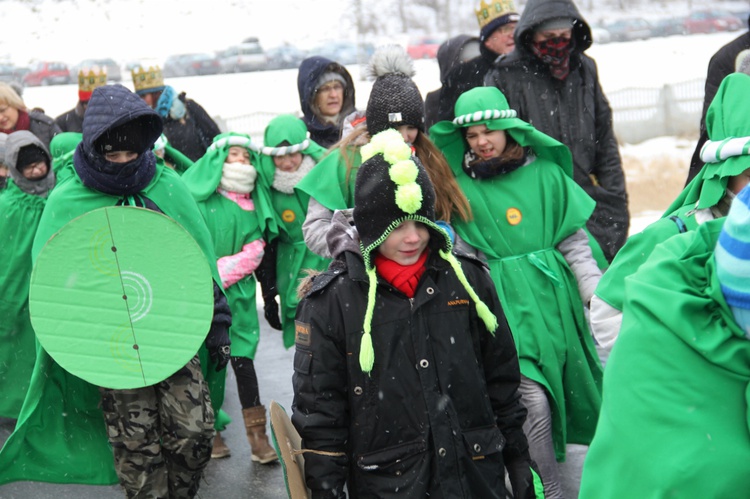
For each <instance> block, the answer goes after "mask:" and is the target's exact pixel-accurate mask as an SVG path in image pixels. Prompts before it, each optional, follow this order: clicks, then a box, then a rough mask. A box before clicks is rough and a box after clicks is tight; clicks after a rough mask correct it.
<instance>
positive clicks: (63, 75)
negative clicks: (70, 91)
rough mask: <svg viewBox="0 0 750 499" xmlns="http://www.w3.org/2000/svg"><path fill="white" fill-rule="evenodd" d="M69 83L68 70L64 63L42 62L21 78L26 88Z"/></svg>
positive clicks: (33, 66)
mask: <svg viewBox="0 0 750 499" xmlns="http://www.w3.org/2000/svg"><path fill="white" fill-rule="evenodd" d="M68 83H70V69H68V65H67V64H65V63H64V62H54V61H42V62H37V63H36V64H34V65H32V66H31V68H30V69H29V72H28V73H26V74H25V75H24V77H23V84H24V85H25V86H27V87H35V86H39V85H66V84H68Z"/></svg>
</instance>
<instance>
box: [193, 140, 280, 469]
mask: <svg viewBox="0 0 750 499" xmlns="http://www.w3.org/2000/svg"><path fill="white" fill-rule="evenodd" d="M257 164H259V160H258V156H257V153H256V147H255V145H254V144H252V142H251V140H250V137H249V136H248V135H244V134H238V133H232V132H229V133H225V134H220V135H217V136H216V138H215V139H214V142H213V144H211V146H210V147H209V148H208V151H206V154H205V155H204V156H203V157H202V158H200V159H199V160H198V161H196V162H195V164H193V166H191V167H190V168H189V169H188V170H187V171H186V172H185V173H184V174H183V176H182V180H183V181H184V182H185V184H186V185H187V187H188V189H189V190H190V192H191V193H192V194H193V197H194V198H195V200H196V201H197V202H198V208H199V209H200V211H201V213H202V214H203V218H204V219H205V221H206V225H207V226H208V230H209V232H210V233H211V236H212V238H213V244H214V251H215V253H216V256H217V257H218V261H217V266H218V269H219V275H220V276H221V283H222V286H223V287H224V290H225V292H226V294H227V299H228V300H229V308H230V309H231V310H232V327H231V328H230V330H229V334H230V337H231V339H232V368H233V369H234V372H235V375H236V377H237V391H238V393H239V397H240V404H241V405H242V416H243V419H244V421H245V427H246V430H247V438H248V441H249V442H250V446H251V448H252V460H253V461H258V462H260V463H262V464H265V463H269V462H272V461H275V460H276V459H277V456H276V451H274V450H273V448H272V447H271V446H270V444H269V443H268V437H267V436H266V408H265V407H264V406H263V405H261V403H260V391H259V389H258V378H257V376H256V374H255V366H254V364H253V358H254V357H255V352H256V350H257V348H258V341H259V340H260V325H259V323H258V312H257V305H256V300H255V290H256V280H255V276H254V275H253V272H255V269H256V268H257V267H258V265H259V264H260V262H261V259H262V258H263V252H264V247H265V244H266V243H265V241H264V239H263V234H264V232H265V233H267V234H270V235H271V237H275V235H276V233H277V232H278V228H277V226H276V222H275V220H274V218H273V208H272V206H271V200H270V194H269V192H268V187H267V186H266V185H264V184H263V182H262V181H260V182H256V179H257V177H258V173H257V170H256V168H255V166H254V165H257ZM224 382H225V375H224V373H218V374H215V373H212V374H211V375H210V376H209V384H210V385H211V399H212V403H213V404H214V408H215V409H218V408H220V407H221V405H222V403H223V401H224ZM222 429H223V427H221V426H220V427H218V428H217V430H222ZM229 454H230V450H229V448H228V447H227V446H226V444H225V443H224V441H223V440H222V438H221V434H220V433H219V432H218V431H217V432H216V436H215V440H214V450H213V452H212V457H214V458H221V457H227V456H229Z"/></svg>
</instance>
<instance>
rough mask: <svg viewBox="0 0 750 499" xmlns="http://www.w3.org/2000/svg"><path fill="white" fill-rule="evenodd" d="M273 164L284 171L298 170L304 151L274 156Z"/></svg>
mask: <svg viewBox="0 0 750 499" xmlns="http://www.w3.org/2000/svg"><path fill="white" fill-rule="evenodd" d="M273 164H274V166H276V168H278V169H279V170H281V171H282V172H296V171H297V170H298V169H299V165H301V164H302V153H301V152H293V153H291V154H285V155H283V156H274V157H273Z"/></svg>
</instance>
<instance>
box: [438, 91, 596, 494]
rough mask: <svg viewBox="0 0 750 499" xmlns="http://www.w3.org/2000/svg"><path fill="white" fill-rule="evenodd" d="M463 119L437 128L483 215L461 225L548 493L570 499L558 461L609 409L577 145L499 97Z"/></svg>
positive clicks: (471, 106) (464, 98)
mask: <svg viewBox="0 0 750 499" xmlns="http://www.w3.org/2000/svg"><path fill="white" fill-rule="evenodd" d="M455 115H456V116H457V118H456V119H455V120H453V121H452V122H451V121H441V122H439V123H437V124H435V125H434V126H433V127H432V128H431V129H430V137H431V138H432V139H433V141H434V142H435V144H436V145H437V146H438V148H440V149H441V150H442V151H443V153H444V154H445V156H446V158H447V159H448V163H449V164H450V166H451V169H452V170H453V174H454V175H455V176H456V179H457V180H458V184H459V185H460V186H461V188H462V189H463V192H464V194H466V197H467V198H468V200H469V203H470V204H471V207H472V211H473V214H474V219H473V220H472V221H470V222H465V221H463V220H455V221H454V222H453V227H454V228H455V230H456V233H457V234H458V236H460V237H461V238H462V239H463V240H464V241H465V242H466V243H467V244H469V245H470V246H471V247H473V248H475V249H476V250H478V251H479V252H481V253H483V254H484V257H485V258H486V259H487V262H488V263H489V266H490V272H491V274H492V278H493V280H494V282H495V285H496V286H497V289H498V294H499V295H500V302H501V303H502V304H503V305H504V307H505V311H506V314H507V317H508V322H509V324H510V329H511V331H512V332H513V337H514V339H515V341H516V348H517V349H518V357H519V360H520V365H521V374H522V379H521V392H522V394H523V397H522V401H523V403H524V404H525V405H526V408H527V409H528V411H529V414H528V417H527V420H526V424H525V425H524V431H525V432H526V435H527V436H528V438H529V445H530V449H531V457H532V459H534V460H535V461H536V462H537V463H538V464H539V469H540V472H541V477H542V481H543V482H544V489H545V496H546V497H561V494H562V488H561V484H560V478H559V472H558V470H557V463H556V460H557V461H563V460H564V459H565V446H566V444H567V443H577V444H588V443H589V442H590V441H591V438H592V437H593V434H594V428H595V425H596V418H597V414H598V412H599V404H600V402H601V377H602V369H601V365H600V364H599V360H598V359H597V357H596V350H595V348H594V344H593V340H592V338H591V335H590V333H589V330H588V326H587V324H586V319H585V315H584V306H585V305H587V304H588V301H589V299H590V298H591V294H592V293H593V290H594V288H595V287H596V283H597V282H598V280H599V278H600V276H601V272H600V271H599V268H598V267H597V265H596V262H595V260H594V259H593V256H592V253H591V249H590V247H589V241H588V236H587V235H586V233H585V231H584V230H583V228H584V226H585V224H586V220H587V219H588V217H589V216H590V215H591V213H592V211H593V209H594V201H593V200H592V199H591V198H590V197H589V196H588V195H587V194H586V193H585V192H584V191H583V190H582V189H581V188H580V187H579V186H578V185H577V184H576V183H575V182H574V181H573V180H572V178H571V171H572V161H571V157H570V152H569V151H568V148H567V147H565V146H564V145H563V144H561V143H560V142H558V141H556V140H554V139H553V138H551V137H549V136H547V135H545V134H543V133H541V132H539V131H538V130H536V129H535V128H534V127H532V126H531V125H529V124H528V123H526V122H524V121H522V120H520V119H518V118H516V113H515V111H514V110H512V109H509V107H508V102H507V100H506V99H505V96H504V95H503V94H502V93H501V92H500V91H499V90H498V89H497V88H494V87H483V88H475V89H472V90H470V91H468V92H465V93H464V94H462V95H461V96H460V97H459V99H458V100H457V101H456V106H455Z"/></svg>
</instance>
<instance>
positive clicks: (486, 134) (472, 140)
mask: <svg viewBox="0 0 750 499" xmlns="http://www.w3.org/2000/svg"><path fill="white" fill-rule="evenodd" d="M466 142H468V143H469V147H470V148H471V150H472V151H474V154H476V155H477V156H479V158H480V159H482V160H484V161H487V160H488V159H493V158H499V157H500V155H501V154H502V153H503V151H505V145H506V144H507V138H506V136H505V131H504V130H489V129H488V128H487V125H474V126H470V127H469V128H468V129H467V130H466Z"/></svg>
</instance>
